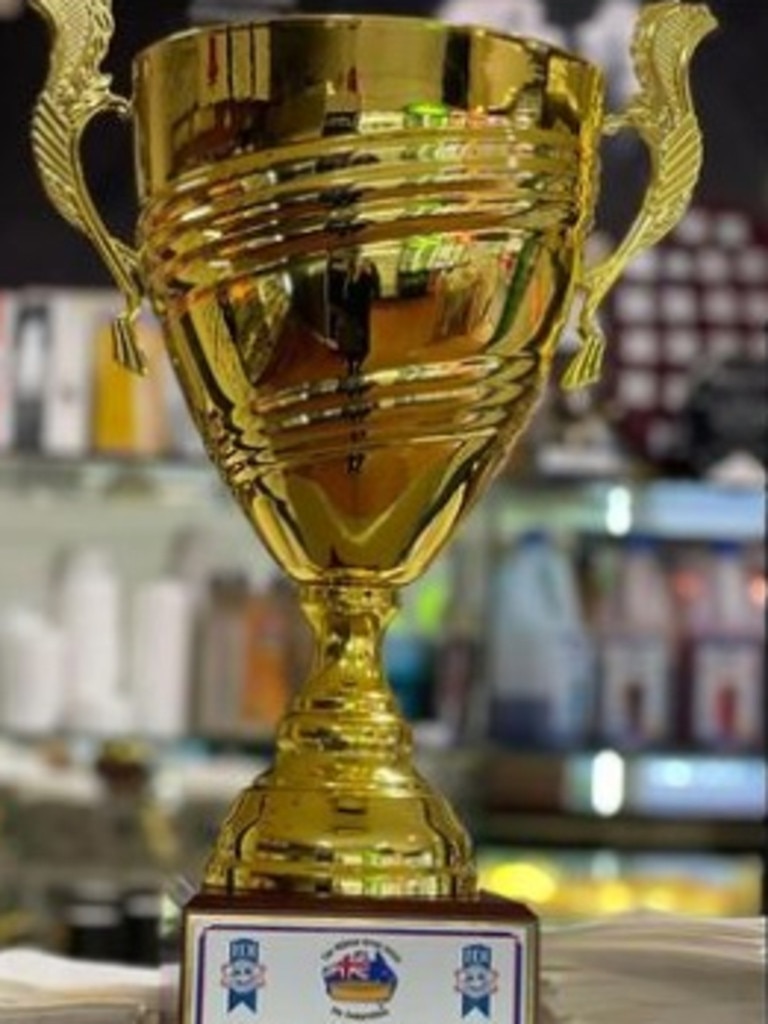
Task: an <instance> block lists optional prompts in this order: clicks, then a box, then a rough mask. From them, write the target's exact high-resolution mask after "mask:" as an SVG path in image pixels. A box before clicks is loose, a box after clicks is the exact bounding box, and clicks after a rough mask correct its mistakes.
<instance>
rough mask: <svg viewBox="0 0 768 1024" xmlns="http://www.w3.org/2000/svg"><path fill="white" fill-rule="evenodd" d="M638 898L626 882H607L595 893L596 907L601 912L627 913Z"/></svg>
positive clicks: (633, 906)
mask: <svg viewBox="0 0 768 1024" xmlns="http://www.w3.org/2000/svg"><path fill="white" fill-rule="evenodd" d="M636 903H637V900H636V897H635V894H634V893H633V892H632V888H631V886H629V885H627V883H626V882H606V883H604V884H603V885H601V886H600V887H599V888H598V890H597V892H596V893H595V909H596V911H597V912H598V913H599V914H626V913H627V912H628V911H630V910H633V909H634V908H635V906H636Z"/></svg>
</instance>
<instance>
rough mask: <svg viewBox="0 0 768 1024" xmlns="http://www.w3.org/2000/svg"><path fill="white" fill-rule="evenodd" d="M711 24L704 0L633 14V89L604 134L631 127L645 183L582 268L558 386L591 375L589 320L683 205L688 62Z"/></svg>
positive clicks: (697, 160) (593, 325) (691, 157)
mask: <svg viewBox="0 0 768 1024" xmlns="http://www.w3.org/2000/svg"><path fill="white" fill-rule="evenodd" d="M716 25H717V22H716V20H715V18H714V17H713V15H712V13H711V12H710V10H709V8H708V7H706V6H704V5H703V4H688V3H679V2H678V0H664V2H661V3H653V4H650V5H649V6H647V7H645V8H644V9H643V10H642V11H641V13H640V15H639V17H638V21H637V27H636V29H635V32H634V36H633V38H632V61H633V64H634V68H635V73H636V75H637V79H638V82H639V84H640V90H639V92H637V93H636V94H635V96H633V97H632V99H631V100H630V102H629V104H628V106H627V109H626V110H625V112H624V113H623V114H619V115H616V116H613V117H608V118H606V122H605V129H604V130H605V132H606V133H607V134H609V135H612V134H615V133H617V132H619V131H622V130H623V129H625V128H633V129H635V131H637V132H638V133H639V135H640V137H641V138H642V140H643V141H644V142H645V144H646V146H647V147H648V149H649V151H650V156H651V175H650V184H649V186H648V190H647V192H646V196H645V200H644V202H643V205H642V208H641V210H640V212H639V213H638V215H637V218H636V219H635V221H634V223H633V224H632V226H631V227H630V229H629V232H628V234H627V236H626V238H625V239H624V241H623V242H622V243H621V245H620V246H619V248H618V249H616V251H615V252H614V253H613V254H612V255H610V256H609V257H607V258H606V259H605V260H604V261H602V262H600V263H598V264H597V265H596V266H593V267H587V268H583V269H582V272H581V275H580V279H579V281H578V287H579V288H580V289H581V290H582V292H583V304H582V307H581V311H580V315H579V335H580V337H581V345H580V347H579V350H578V352H577V353H576V355H575V356H574V357H573V359H572V360H571V362H570V364H569V365H568V367H567V369H566V371H565V374H564V376H563V386H564V387H566V388H578V387H583V386H585V385H588V384H593V383H594V382H595V381H596V380H597V379H598V378H599V376H600V372H601V369H602V362H603V355H604V352H605V336H604V334H603V332H602V330H601V328H600V325H599V323H598V320H597V310H598V307H599V306H600V304H601V303H602V301H603V299H604V298H605V296H606V295H607V294H608V292H609V291H610V290H611V288H612V287H613V286H614V284H615V283H616V281H617V280H618V278H619V277H620V276H621V274H622V273H623V271H624V268H625V267H626V265H627V264H628V263H629V261H630V260H631V259H632V258H633V257H635V256H636V255H638V254H639V253H640V252H642V251H643V250H644V249H648V248H650V247H651V246H653V245H656V243H657V242H660V241H661V239H662V238H663V237H664V236H665V235H666V234H667V233H668V232H669V231H671V230H672V228H673V227H674V226H675V225H676V224H677V223H678V222H679V221H680V219H681V218H682V216H683V214H684V213H685V211H686V209H687V208H688V205H689V203H690V200H691V196H692V194H693V190H694V188H695V186H696V183H697V181H698V178H699V172H700V170H701V164H702V159H703V144H702V137H701V130H700V128H699V124H698V121H697V119H696V114H695V112H694V109H693V101H692V99H691V92H690V85H689V67H690V63H691V59H692V58H693V54H694V52H695V50H696V48H697V46H698V44H699V43H700V42H701V40H702V39H703V38H704V37H705V36H706V35H708V34H709V33H710V32H711V31H712V30H713V29H714V28H715V27H716Z"/></svg>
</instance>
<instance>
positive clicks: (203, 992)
mask: <svg viewBox="0 0 768 1024" xmlns="http://www.w3.org/2000/svg"><path fill="white" fill-rule="evenodd" d="M537 961H538V922H537V919H536V917H535V916H534V915H533V914H532V913H531V911H530V910H528V909H527V908H526V907H525V906H522V905H521V904H519V903H513V902H511V901H510V900H505V899H502V898H500V897H497V896H492V895H490V894H487V893H481V894H479V895H478V896H477V897H473V898H469V899H449V898H440V899H433V900H430V899H407V898H392V899H390V898H381V899H378V898H357V897H346V896H345V897H334V896H298V895H294V894H281V893H252V894H248V895H243V896H234V897H232V896H218V895H211V894H208V893H203V894H200V895H198V896H196V897H194V898H193V899H192V900H191V902H190V903H189V904H188V905H187V906H186V908H185V911H184V957H183V968H182V984H181V1021H182V1024H225V1022H226V1024H242V1022H247V1021H254V1022H258V1024H290V1022H300V1024H335V1022H338V1024H359V1022H368V1021H384V1022H386V1021H387V1020H391V1021H392V1024H450V1022H451V1021H456V1024H460V1022H462V1021H464V1020H466V1021H467V1022H468V1024H473V1022H478V1024H479V1022H482V1021H483V1020H486V1021H489V1022H490V1021H492V1022H494V1024H535V1021H536V1003H537Z"/></svg>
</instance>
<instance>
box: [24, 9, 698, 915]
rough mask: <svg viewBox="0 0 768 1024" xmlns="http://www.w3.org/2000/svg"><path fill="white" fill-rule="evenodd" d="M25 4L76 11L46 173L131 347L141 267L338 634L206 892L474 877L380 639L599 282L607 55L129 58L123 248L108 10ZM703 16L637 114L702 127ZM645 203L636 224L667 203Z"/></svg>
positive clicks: (650, 61)
mask: <svg viewBox="0 0 768 1024" xmlns="http://www.w3.org/2000/svg"><path fill="white" fill-rule="evenodd" d="M34 3H35V5H36V6H37V7H38V8H39V9H41V10H42V11H44V12H45V13H46V15H47V17H48V19H49V21H50V23H51V24H52V26H53V29H54V59H53V61H52V65H51V74H50V76H49V80H48V82H47V84H46V88H45V90H44V93H43V96H42V97H41V100H40V103H39V105H38V110H37V116H36V132H35V139H36V142H37V146H36V153H37V157H38V162H39V164H40V168H41V172H42V174H43V178H44V181H45V183H46V187H47V188H48V192H49V195H50V197H51V198H52V199H53V201H54V202H55V203H56V205H57V206H58V207H59V209H60V210H61V211H62V212H63V213H64V214H65V216H68V217H69V219H70V220H71V221H73V223H75V224H77V225H78V226H79V227H81V228H83V229H84V230H86V231H88V232H89V233H90V235H91V237H92V238H93V240H94V241H95V243H96V244H97V246H98V247H99V249H100V251H101V252H102V254H103V255H104V256H105V259H107V261H108V263H109V264H110V266H111V267H112V269H113V273H114V274H115V276H116V277H118V279H119V283H121V285H122V286H123V287H124V289H125V291H126V294H127V297H128V299H129V308H128V312H127V316H126V318H125V320H124V321H123V322H121V324H120V325H119V329H118V330H117V332H116V336H117V341H118V343H119V344H118V356H119V358H120V359H121V361H122V362H124V363H126V364H128V365H131V366H134V367H135V366H136V365H137V361H138V360H137V358H136V353H135V352H133V351H132V350H131V348H130V324H131V320H132V318H133V317H134V316H135V308H134V307H135V301H134V300H135V284H136V280H138V279H140V280H141V284H142V287H143V288H144V289H145V291H146V293H147V294H148V295H149V296H150V298H151V300H152V302H153V304H154V306H155V309H156V310H157V312H158V314H159V316H160V317H161V319H162V322H163V324H164V329H165V334H166V340H167V344H168V348H169V351H170V354H171V358H172V361H173V364H174V366H175V368H176V371H177V374H178V377H179V380H180V382H181V385H182V388H183V390H184V393H185V395H186V398H187V402H188V405H189V409H190V412H191V414H192V416H193V418H194V421H195V423H196V425H197V427H198V429H199V431H200V433H201V435H202V437H203V439H204V442H205V445H206V448H207V450H208V452H209V454H210V456H211V459H212V461H213V462H214V463H215V465H216V466H217V468H218V470H219V472H220V474H221V475H222V477H223V478H224V480H225V481H226V483H227V484H228V486H229V487H230V489H231V490H232V492H233V494H234V495H235V497H236V499H237V501H238V503H239V504H240V507H241V508H242V509H243V512H244V513H245V515H246V516H247V518H248V519H249V521H250V522H251V523H252V525H253V526H254V528H255V529H256V531H257V532H258V534H259V536H260V537H261V538H262V539H263V541H264V542H265V544H266V545H267V547H268V548H269V550H270V551H271V553H272V555H273V556H274V558H275V559H276V560H277V562H278V563H279V564H280V565H281V566H282V567H283V568H284V570H285V571H286V572H287V573H288V574H289V575H290V576H291V577H292V578H293V579H294V580H296V581H297V582H298V583H299V584H300V585H301V587H302V598H303V602H304V607H305V608H306V610H307V614H308V616H309V618H310V621H311V622H312V625H313V628H314V630H315V634H316V643H317V650H316V657H315V663H314V667H313V670H312V674H311V678H310V679H309V681H308V683H307V684H306V687H305V689H304V690H303V692H302V693H301V694H300V695H299V697H298V698H297V700H296V702H295V704H294V706H293V708H292V710H291V712H290V714H289V715H288V717H287V719H286V721H285V722H284V723H283V725H282V726H281V728H280V731H279V737H278V755H277V759H276V762H275V766H274V768H273V769H272V771H271V772H269V773H267V775H266V776H264V777H262V778H260V779H258V780H257V781H256V782H255V783H254V784H253V786H252V787H251V788H249V789H248V790H247V791H246V792H245V793H244V794H243V795H242V796H241V798H240V799H239V800H238V802H237V803H236V804H235V806H234V808H233V810H232V812H231V814H230V815H229V818H228V819H227V821H226V823H225V825H224V827H223V830H222V832H221V835H220V837H219V841H218V843H217V846H216V850H215V851H214V854H213V856H212V858H211V860H210V863H209V866H208V870H207V874H206V885H207V886H208V888H209V889H212V890H227V891H230V892H233V891H236V892H242V891H251V890H254V889H264V888H283V889H287V890H292V891H309V892H316V893H321V892H333V893H355V894H363V895H404V896H450V895H466V894H469V893H472V892H474V890H475V870H474V862H473V859H472V857H471V853H470V845H469V841H468V838H467V836H466V834H465V832H464V830H463V829H462V828H461V826H460V825H459V824H458V822H457V821H456V819H455V817H454V816H453V813H452V811H451V810H450V808H449V807H448V805H447V804H446V802H445V801H444V800H442V798H440V797H439V796H437V795H436V794H435V793H434V792H433V791H432V790H431V789H430V788H429V787H428V786H427V785H426V783H425V782H424V781H423V780H422V779H421V778H420V777H419V775H418V774H417V773H416V771H415V770H414V768H413V766H412V761H411V756H410V755H411V751H410V736H409V732H408V729H407V727H406V726H405V725H404V724H403V722H402V720H401V718H400V717H399V714H398V712H397V709H396V708H395V705H394V700H393V697H392V695H391V693H390V691H389V688H388V686H387V685H386V681H385V679H384V676H383V672H382V668H381V643H382V634H383V630H384V628H385V626H386V624H387V622H388V621H389V619H390V617H391V615H392V614H393V611H394V608H395V602H396V595H395V588H397V587H399V586H401V585H403V584H406V583H408V582H410V581H411V580H413V579H414V578H415V577H416V576H418V575H419V574H420V573H421V572H423V571H424V569H425V568H426V567H427V565H428V564H429V563H430V562H431V561H432V559H433V558H434V557H435V555H436V554H437V553H438V552H439V551H440V549H441V548H442V547H443V545H444V544H445V543H446V541H447V540H448V538H449V537H450V535H451V533H452V531H453V530H454V529H455V527H456V525H457V523H458V522H459V521H460V520H461V519H462V517H463V516H465V515H466V513H467V511H468V510H469V509H470V508H471V507H472V505H473V503H474V502H475V500H476V499H477V497H478V496H479V494H481V493H482V491H483V489H484V487H485V486H486V484H487V483H488V481H489V479H490V478H491V476H492V474H493V472H494V471H495V469H496V468H497V467H498V466H499V464H500V463H501V462H502V460H505V459H506V458H507V456H508V453H509V450H510V448H511V446H512V445H514V443H515V441H516V440H517V438H518V437H519V435H520V434H521V432H522V431H523V430H524V429H525V427H526V425H527V423H528V421H529V419H530V417H531V415H532V413H533V410H534V409H535V407H536V404H537V402H538V400H539V398H540V397H541V394H542V391H543V389H544V387H545V384H546V381H547V379H548V375H549V369H550V363H551V360H552V356H553V353H554V349H555V346H556V344H557V341H558V338H559V335H560V332H561V329H562V327H563V324H564V322H565V319H566V317H567V315H568V313H569V309H570V306H571V303H572V300H573V298H574V295H575V294H576V293H577V292H578V291H579V290H580V289H581V290H586V291H589V288H590V287H591V285H590V280H591V279H588V278H587V277H586V276H585V274H584V268H583V265H582V263H583V256H582V254H583V250H584V243H585V234H586V231H587V229H588V227H589V225H590V223H591V219H592V216H593V212H594V206H595V193H596V180H595V179H596V169H597V158H598V151H599V144H600V137H601V133H602V131H603V128H604V116H603V80H602V74H601V72H600V71H599V70H598V69H597V68H594V67H592V66H590V65H588V64H587V63H585V62H583V61H581V60H579V59H578V58H576V57H573V56H571V55H569V54H566V53H563V52H560V51H557V50H555V49H552V48H550V47H547V46H545V45H543V44H541V43H538V42H535V41H532V40H524V39H516V38H512V37H506V36H504V35H501V34H497V33H494V32H488V31H484V30H481V29H461V28H455V27H449V26H445V25H440V24H438V23H435V22H429V21H423V20H418V19H398V18H379V17H370V18H367V17H366V18H358V17H351V16H349V17H346V16H342V17H333V18H332V17H316V18H312V17H300V18H291V19H285V20H279V19H278V20H274V21H269V22H262V23H245V24H240V25H226V26H221V27H214V28H210V29H206V30H198V31H192V32H188V33H185V34H182V35H179V36H176V37H173V38H171V39H168V40H165V41H163V42H161V43H159V44H157V45H155V46H152V47H150V48H149V49H148V50H146V51H144V52H143V53H142V54H140V55H139V57H138V58H137V60H136V63H135V75H134V98H133V113H134V122H135V129H136V156H137V168H138V180H139V192H140V203H141V217H140V223H139V231H138V251H137V252H136V253H133V252H132V251H131V250H130V249H128V247H126V246H124V245H123V244H122V243H118V242H116V241H115V240H114V239H111V238H110V237H109V235H108V234H107V232H106V230H105V229H104V226H103V225H102V224H101V222H100V221H99V220H98V218H96V217H95V214H94V211H93V208H92V206H91V205H90V202H89V200H88V196H87V194H86V192H85V188H84V184H83V181H84V179H83V176H82V173H81V169H80V165H79V158H78V156H77V152H78V143H79V136H80V133H81V132H82V130H83V128H84V127H85V125H86V124H87V122H88V120H89V119H90V118H91V117H92V116H94V114H95V113H98V112H99V111H102V110H104V109H108V108H110V107H111V106H114V104H115V103H116V100H115V98H114V97H112V96H111V94H110V93H109V90H108V79H106V78H105V76H104V75H103V74H102V73H101V71H100V67H99V64H100V61H101V57H102V55H103V52H104V50H105V44H106V41H108V37H109V33H110V31H111V16H110V11H109V3H108V2H107V0H34ZM686 12H687V13H686ZM74 14H77V17H76V18H75V17H74ZM705 20H706V19H704V18H703V16H702V8H699V7H696V6H694V5H678V4H677V3H675V2H669V3H662V4H658V5H651V6H650V7H649V8H647V9H645V10H644V11H643V13H642V14H641V16H640V29H639V31H638V35H637V37H636V40H635V57H636V60H637V61H638V66H639V67H642V69H643V70H644V71H647V72H649V73H650V78H649V79H648V80H647V81H645V80H644V91H643V93H642V96H641V97H640V98H639V100H638V102H639V101H640V100H642V101H643V102H644V103H645V107H644V109H645V110H647V111H650V112H651V116H655V117H657V118H658V119H659V121H660V122H662V121H663V122H664V123H665V124H667V123H671V124H672V125H674V124H676V122H677V119H678V117H679V116H684V117H685V118H686V130H689V129H690V117H689V114H690V103H689V102H688V103H687V104H686V97H687V94H686V92H685V89H684V88H681V82H682V81H683V80H684V78H685V72H686V69H687V64H688V60H689V59H690V55H691V49H692V43H691V39H692V36H691V32H689V30H692V31H693V30H694V29H695V30H696V32H699V34H701V32H702V31H703V30H702V29H701V25H703V24H704V21H705ZM673 23H674V27H670V26H672V25H673ZM662 37H663V39H664V40H666V41H665V42H663V43H660V42H659V40H660V39H662ZM646 77H647V76H646ZM83 80H85V81H86V82H87V81H89V80H90V88H89V89H83V88H73V83H77V84H78V85H82V83H83ZM665 119H666V120H665ZM670 119H671V120H670ZM659 152H661V150H659ZM655 166H656V169H657V170H658V172H659V174H662V176H663V180H664V182H665V188H664V190H662V191H663V196H661V198H663V199H664V201H665V203H668V202H669V201H670V199H671V198H674V199H675V200H676V201H677V200H678V199H679V202H680V203H683V202H684V201H685V199H687V194H688V192H687V191H686V190H689V188H690V187H692V186H691V182H690V180H689V178H690V176H689V175H687V174H686V175H680V174H679V167H677V168H676V165H673V166H671V167H670V166H669V165H667V164H666V163H665V162H664V160H663V159H660V160H659V161H657V163H656V165H655ZM662 172H663V173H662ZM678 178H679V187H677V186H676V184H675V182H676V180H677V179H678ZM670 183H671V184H670ZM650 196H651V198H650V199H649V203H648V204H647V206H646V207H644V209H643V216H648V217H652V216H653V215H654V213H655V212H658V210H659V209H661V208H662V204H661V202H660V198H659V192H658V190H657V191H656V192H655V193H654V190H653V189H652V190H651V193H650ZM678 205H679V204H678ZM675 208H677V207H675ZM663 209H664V210H666V209H667V206H666V205H664V206H663ZM86 214H87V215H86ZM669 226H670V227H671V223H670V224H669ZM640 235H641V236H642V237H645V236H643V233H642V232H641V233H640ZM642 237H641V238H640V240H638V239H635V240H634V241H633V242H632V244H631V245H629V246H628V247H626V248H625V249H624V250H622V252H621V253H620V254H618V255H617V256H616V258H615V259H614V260H613V261H612V262H611V263H610V273H611V274H614V273H615V272H616V271H617V270H619V269H620V268H621V266H622V265H623V263H624V262H625V261H626V259H627V258H628V257H629V255H630V254H631V253H633V252H635V251H637V250H638V248H640V247H642V246H641V242H642ZM120 275H122V276H120ZM601 280H602V278H601ZM590 310H591V311H592V312H593V310H592V308H591V307H590ZM587 356H588V358H587V359H586V363H587V364H588V366H590V365H591V363H592V359H591V357H590V356H589V353H587ZM577 376H578V373H577ZM585 376H588V374H585Z"/></svg>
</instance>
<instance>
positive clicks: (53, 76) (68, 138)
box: [31, 0, 147, 374]
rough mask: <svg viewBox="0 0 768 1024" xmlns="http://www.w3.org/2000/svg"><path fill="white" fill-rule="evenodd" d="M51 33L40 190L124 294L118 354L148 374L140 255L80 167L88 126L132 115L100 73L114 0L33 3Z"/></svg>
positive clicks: (37, 136) (41, 102)
mask: <svg viewBox="0 0 768 1024" xmlns="http://www.w3.org/2000/svg"><path fill="white" fill-rule="evenodd" d="M31 6H32V7H33V8H34V9H35V10H36V11H37V12H38V13H39V14H40V15H41V16H42V17H43V19H44V20H45V21H46V23H47V25H48V28H49V30H50V33H51V61H50V68H49V72H48V78H47V80H46V83H45V86H44V88H43V91H42V93H41V95H40V97H39V99H38V102H37V105H36V106H35V112H34V115H33V119H32V149H33V153H34V157H35V161H36V163H37V167H38V171H39V173H40V177H41V179H42V184H43V188H44V189H45V192H46V194H47V196H48V198H49V199H50V200H51V202H52V203H53V205H54V206H55V207H56V209H57V210H58V212H59V213H60V214H61V215H62V217H64V219H65V220H67V221H69V223H70V224H72V225H73V226H74V227H76V228H78V229H79V230H80V231H82V232H84V233H85V234H86V235H87V236H88V237H89V238H90V240H91V242H92V243H93V244H94V246H95V247H96V249H97V250H98V252H99V255H100V256H101V258H102V259H103V260H104V263H105V264H106V266H107V268H108V270H109V272H110V274H111V275H112V277H113V279H114V281H115V284H116V285H117V287H118V288H119V289H120V291H121V292H122V293H123V297H124V299H125V310H124V311H123V312H122V313H121V314H120V315H119V316H118V317H117V318H116V320H115V321H114V323H113V325H112V339H113V345H114V355H115V359H116V360H117V361H118V362H119V363H120V364H121V365H122V366H125V367H126V368H127V369H129V370H133V371H134V372H136V373H140V374H144V373H146V369H147V363H146V358H145V356H144V353H143V352H142V350H141V347H140V346H139V343H138V341H137V338H136V331H135V327H134V324H135V320H136V317H137V316H138V313H139V310H140V308H141V302H142V288H141V284H140V279H139V273H138V255H137V253H136V252H135V251H134V250H133V249H131V248H130V247H129V246H128V245H126V244H125V243H124V242H121V241H120V240H119V239H117V238H115V237H114V236H113V235H111V234H110V232H109V230H108V229H107V227H106V225H105V224H104V221H103V220H102V219H101V217H100V216H99V214H98V213H97V211H96V208H95V207H94V204H93V201H92V199H91V196H90V193H89V191H88V185H87V183H86V180H85V175H84V173H83V166H82V153H81V142H82V138H83V134H84V132H85V130H86V128H87V127H88V125H89V124H90V123H91V121H93V119H94V118H95V117H97V116H98V115H100V114H103V113H107V112H109V113H113V114H117V115H118V116H119V117H122V118H128V117H130V116H131V105H130V103H129V101H128V100H126V99H123V98H122V97H121V96H116V95H115V94H114V93H113V92H111V90H110V84H111V81H112V77H111V75H107V74H105V73H104V72H102V71H101V63H102V61H103V59H104V56H105V54H106V52H107V49H108V48H109V43H110V40H111V38H112V33H113V30H114V20H113V18H112V9H111V3H110V0H31Z"/></svg>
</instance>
